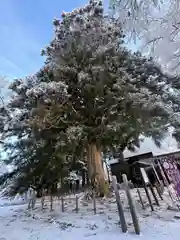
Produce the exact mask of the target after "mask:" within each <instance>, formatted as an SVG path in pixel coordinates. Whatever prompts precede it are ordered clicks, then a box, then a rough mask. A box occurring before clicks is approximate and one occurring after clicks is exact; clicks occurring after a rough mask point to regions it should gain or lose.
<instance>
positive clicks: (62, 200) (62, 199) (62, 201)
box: [61, 197, 64, 212]
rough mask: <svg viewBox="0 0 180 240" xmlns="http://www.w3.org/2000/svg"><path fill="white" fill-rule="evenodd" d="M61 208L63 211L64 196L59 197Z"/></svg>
mask: <svg viewBox="0 0 180 240" xmlns="http://www.w3.org/2000/svg"><path fill="white" fill-rule="evenodd" d="M61 210H62V212H64V198H63V197H61Z"/></svg>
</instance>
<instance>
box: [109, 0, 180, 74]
mask: <svg viewBox="0 0 180 240" xmlns="http://www.w3.org/2000/svg"><path fill="white" fill-rule="evenodd" d="M109 4H110V9H111V11H110V14H111V15H113V14H116V16H118V17H119V19H120V20H121V22H122V24H123V29H124V31H125V33H126V34H127V36H128V37H129V40H132V39H133V40H136V43H137V45H139V46H140V48H141V49H142V50H143V51H144V52H146V53H150V54H151V55H152V56H153V57H154V58H155V59H156V60H157V61H159V62H160V63H161V64H162V65H163V67H164V68H165V69H166V70H167V71H170V72H172V71H173V72H174V73H177V74H178V73H179V70H180V61H179V56H180V35H179V29H180V15H179V11H180V2H179V1H178V0H169V1H166V0H140V1H137V0H132V1H129V0H110V1H109ZM167 46H168V47H167Z"/></svg>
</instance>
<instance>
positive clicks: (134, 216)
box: [122, 174, 140, 235]
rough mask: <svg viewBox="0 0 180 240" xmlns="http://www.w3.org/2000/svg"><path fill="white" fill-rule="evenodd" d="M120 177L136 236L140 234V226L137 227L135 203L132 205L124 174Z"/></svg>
mask: <svg viewBox="0 0 180 240" xmlns="http://www.w3.org/2000/svg"><path fill="white" fill-rule="evenodd" d="M122 177H123V182H124V185H125V191H126V195H127V198H128V203H129V207H130V211H131V216H132V220H133V224H134V230H135V232H136V234H137V235H139V234H140V226H139V221H138V217H137V212H136V207H135V203H134V201H133V198H132V196H131V192H130V189H129V186H128V180H127V176H126V174H123V175H122Z"/></svg>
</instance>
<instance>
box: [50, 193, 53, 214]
mask: <svg viewBox="0 0 180 240" xmlns="http://www.w3.org/2000/svg"><path fill="white" fill-rule="evenodd" d="M50 194H51V195H50V211H51V212H52V210H53V195H52V193H50Z"/></svg>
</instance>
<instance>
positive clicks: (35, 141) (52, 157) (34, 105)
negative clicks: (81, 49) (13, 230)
mask: <svg viewBox="0 0 180 240" xmlns="http://www.w3.org/2000/svg"><path fill="white" fill-rule="evenodd" d="M54 86H55V91H54V90H53V87H54ZM9 88H10V89H11V90H12V92H13V96H12V98H11V99H10V101H9V104H8V105H7V106H6V109H8V111H9V118H4V119H3V126H4V129H3V131H2V133H3V141H4V142H5V146H4V150H7V153H9V154H8V159H7V160H6V162H7V163H10V164H12V165H14V166H15V167H14V170H13V172H12V173H10V174H5V175H4V176H2V177H1V185H3V186H4V185H5V186H9V187H8V188H7V191H6V192H5V194H9V195H15V194H16V193H17V192H18V191H22V189H23V191H25V190H26V189H27V187H28V186H29V185H33V186H34V187H36V188H42V186H45V187H46V188H49V187H51V184H52V185H53V184H55V183H57V181H59V180H60V179H62V178H63V177H65V176H67V175H68V174H69V171H70V170H69V168H70V167H71V165H72V164H71V162H72V161H71V152H70V151H69V150H68V148H69V145H68V144H67V138H66V134H65V133H64V132H65V129H66V128H67V126H66V125H67V124H65V120H63V119H62V122H61V124H60V123H59V125H58V129H57V126H54V127H53V126H52V123H53V121H52V120H51V119H53V120H54V121H55V120H56V119H55V118H57V117H58V116H59V117H60V116H61V115H62V116H64V114H60V113H61V112H62V111H63V104H64V103H65V102H66V101H67V99H68V95H67V91H66V86H65V85H64V84H63V83H61V82H59V84H56V85H55V84H54V82H53V75H52V74H51V72H50V71H48V72H47V71H46V68H45V69H41V70H40V71H39V72H38V73H37V74H35V75H34V76H30V77H28V78H26V79H23V80H22V79H17V80H14V81H13V82H12V84H11V85H10V87H9ZM49 97H50V99H51V104H48V101H47V100H48V98H49ZM53 98H55V99H56V100H58V104H60V103H61V104H62V107H61V108H60V105H58V110H57V111H56V109H57V107H56V105H55V104H54V102H53ZM51 107H52V108H53V110H52V109H51ZM66 107H67V105H66ZM47 109H51V112H50V111H49V113H51V114H48V115H46V119H43V120H42V119H41V116H44V115H45V114H44V112H46V111H47ZM66 112H67V110H66ZM64 119H65V117H64ZM58 122H60V120H59V119H58ZM40 123H41V125H40ZM39 125H40V127H41V128H39ZM57 130H58V131H57ZM12 137H13V141H12ZM67 152H68V157H67Z"/></svg>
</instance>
